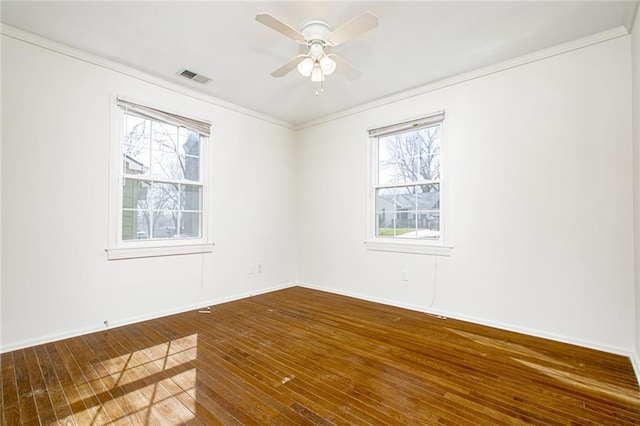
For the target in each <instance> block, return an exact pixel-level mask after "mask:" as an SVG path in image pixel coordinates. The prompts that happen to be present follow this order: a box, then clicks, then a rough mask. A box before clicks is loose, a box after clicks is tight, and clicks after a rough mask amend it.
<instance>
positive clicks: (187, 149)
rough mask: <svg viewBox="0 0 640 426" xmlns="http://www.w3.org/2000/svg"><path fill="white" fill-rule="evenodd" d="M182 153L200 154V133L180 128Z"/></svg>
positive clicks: (195, 155)
mask: <svg viewBox="0 0 640 426" xmlns="http://www.w3.org/2000/svg"><path fill="white" fill-rule="evenodd" d="M180 154H183V155H190V156H192V157H199V156H200V134H199V133H197V132H193V131H191V130H187V129H185V128H184V127H181V128H180Z"/></svg>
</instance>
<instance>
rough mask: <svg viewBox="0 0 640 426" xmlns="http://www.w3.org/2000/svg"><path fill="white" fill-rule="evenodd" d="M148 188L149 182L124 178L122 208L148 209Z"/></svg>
mask: <svg viewBox="0 0 640 426" xmlns="http://www.w3.org/2000/svg"><path fill="white" fill-rule="evenodd" d="M150 187H151V183H150V182H147V181H144V180H137V179H126V178H125V180H124V186H123V187H122V207H123V208H125V209H136V208H142V209H148V208H149V188H150Z"/></svg>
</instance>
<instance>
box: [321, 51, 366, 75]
mask: <svg viewBox="0 0 640 426" xmlns="http://www.w3.org/2000/svg"><path fill="white" fill-rule="evenodd" d="M327 56H328V57H330V58H331V59H333V60H334V61H336V71H337V72H339V73H341V74H343V75H344V76H345V77H347V78H348V79H349V80H355V79H357V78H359V77H360V76H361V75H362V73H361V72H360V71H358V69H357V68H356V67H354V66H353V65H351V62H349V61H347V60H345V59H343V58H342V57H341V56H338V55H334V54H333V53H332V54H330V55H327Z"/></svg>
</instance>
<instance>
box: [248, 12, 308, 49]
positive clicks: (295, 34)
mask: <svg viewBox="0 0 640 426" xmlns="http://www.w3.org/2000/svg"><path fill="white" fill-rule="evenodd" d="M256 21H258V22H260V23H261V24H263V25H266V26H267V27H269V28H271V29H272V30H275V31H277V32H279V33H280V34H283V35H286V36H287V37H289V38H290V39H292V40H295V41H297V42H298V43H304V41H305V40H304V36H303V35H302V33H301V32H300V31H298V30H296V29H294V28H292V27H290V26H289V25H287V24H285V23H284V22H282V21H281V20H279V19H277V18H274V17H273V16H271V15H269V14H268V13H258V14H257V15H256Z"/></svg>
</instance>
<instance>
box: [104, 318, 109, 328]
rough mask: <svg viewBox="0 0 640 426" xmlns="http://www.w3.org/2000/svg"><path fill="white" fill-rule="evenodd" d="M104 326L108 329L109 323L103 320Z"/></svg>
mask: <svg viewBox="0 0 640 426" xmlns="http://www.w3.org/2000/svg"><path fill="white" fill-rule="evenodd" d="M104 326H105V327H107V328H109V321H107V320H104Z"/></svg>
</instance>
